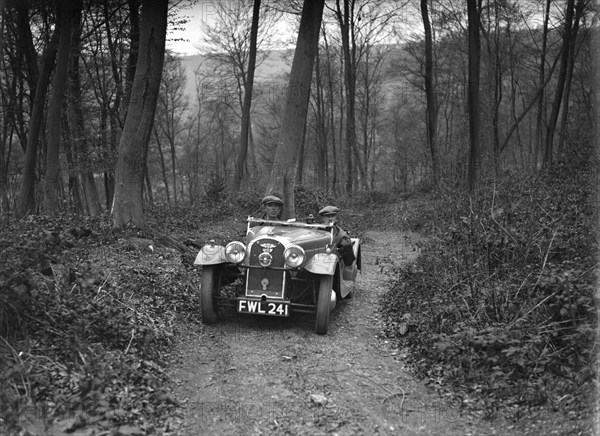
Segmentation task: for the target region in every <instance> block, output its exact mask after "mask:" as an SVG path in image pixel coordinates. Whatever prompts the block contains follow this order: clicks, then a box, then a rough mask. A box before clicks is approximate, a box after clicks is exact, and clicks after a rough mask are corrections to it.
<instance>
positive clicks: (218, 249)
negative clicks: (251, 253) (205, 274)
mask: <svg viewBox="0 0 600 436" xmlns="http://www.w3.org/2000/svg"><path fill="white" fill-rule="evenodd" d="M220 263H227V259H226V258H225V247H223V246H222V245H210V244H209V245H205V246H204V247H202V248H201V249H200V251H199V252H198V254H197V255H196V259H195V260H194V265H218V264H220Z"/></svg>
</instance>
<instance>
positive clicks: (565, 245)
mask: <svg viewBox="0 0 600 436" xmlns="http://www.w3.org/2000/svg"><path fill="white" fill-rule="evenodd" d="M594 191H595V190H594V185H593V177H592V174H591V172H585V171H583V172H580V173H578V174H576V175H575V177H570V178H565V177H564V175H562V174H558V175H557V174H556V173H550V174H545V175H543V176H542V177H540V178H539V179H533V178H525V179H519V178H517V177H514V176H512V177H510V178H507V179H505V180H502V181H501V182H499V183H497V184H493V183H490V184H488V185H485V186H484V187H483V188H482V189H481V190H480V192H478V193H477V194H476V195H474V196H468V195H465V194H463V193H461V192H451V191H450V192H445V193H444V194H443V195H441V196H440V197H439V200H438V204H437V207H436V210H437V213H436V214H435V215H433V218H434V221H433V223H432V226H431V229H432V233H431V234H432V238H431V239H430V242H429V243H428V244H426V246H425V247H424V248H423V251H422V255H421V257H420V258H419V259H418V260H417V261H416V263H415V264H413V265H410V266H407V267H404V268H400V269H398V270H396V271H395V275H396V279H395V285H394V286H393V289H392V290H390V292H388V293H387V294H386V296H385V298H384V301H383V309H384V311H385V313H387V314H388V315H387V316H388V317H387V331H388V334H389V335H391V336H393V337H396V338H398V339H399V340H401V341H402V342H403V343H405V344H406V345H407V346H409V347H411V348H412V349H413V350H414V351H415V354H414V356H415V357H414V359H415V362H418V365H416V368H417V369H418V370H419V371H420V373H421V374H422V375H424V376H429V377H434V376H435V377H437V378H438V380H442V381H443V383H444V384H451V385H453V386H455V388H456V387H460V386H467V387H468V389H467V392H466V393H465V395H468V394H477V395H478V398H480V399H481V398H487V400H486V401H487V405H488V406H489V410H493V409H494V407H495V406H494V407H492V406H491V405H493V404H496V403H497V402H498V401H504V402H506V403H508V404H511V403H514V404H516V403H525V404H528V405H532V404H540V403H543V402H545V401H547V400H548V398H549V395H552V392H553V391H555V392H562V393H563V394H564V392H570V391H573V387H579V386H582V385H583V382H584V381H586V380H589V379H590V377H592V375H593V371H594V355H593V353H592V348H591V346H592V344H593V335H594V332H595V329H596V308H595V307H594V304H593V302H594V286H593V284H594V283H595V280H596V276H595V263H596V260H595V253H596V248H597V242H596V234H595V232H594V226H593V216H594V207H593V206H594V200H595V198H594Z"/></svg>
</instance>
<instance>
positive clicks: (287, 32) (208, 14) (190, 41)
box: [167, 0, 295, 56]
mask: <svg viewBox="0 0 600 436" xmlns="http://www.w3.org/2000/svg"><path fill="white" fill-rule="evenodd" d="M185 1H186V0H184V2H185ZM215 1H236V0H200V1H198V2H196V4H195V5H193V6H192V7H191V8H190V9H186V10H185V11H184V12H183V15H186V16H188V22H187V24H186V26H185V27H186V28H185V30H174V29H168V30H169V32H168V34H167V48H168V49H169V50H172V51H174V52H175V53H177V54H179V55H182V56H193V55H197V54H200V50H199V49H198V47H201V46H202V38H203V35H204V34H203V31H202V29H203V27H204V26H205V25H206V24H207V23H208V24H210V23H213V22H214V20H215V6H214V3H215ZM276 26H277V30H276V32H275V33H276V34H277V35H279V37H280V38H279V39H281V40H282V41H286V40H289V38H291V35H292V34H293V33H294V31H295V29H293V28H292V27H293V26H292V25H290V23H289V22H288V21H287V20H284V19H281V20H280V21H279V22H278V23H277V24H276ZM173 39H185V41H173Z"/></svg>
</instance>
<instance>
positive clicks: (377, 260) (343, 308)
mask: <svg viewBox="0 0 600 436" xmlns="http://www.w3.org/2000/svg"><path fill="white" fill-rule="evenodd" d="M415 238H416V237H415V236H412V235H405V234H400V233H398V234H392V235H391V236H390V233H387V232H386V233H383V232H381V233H380V232H370V233H368V234H367V235H366V237H365V239H364V242H363V247H362V248H363V271H362V274H361V275H360V276H359V280H358V287H357V289H356V290H355V292H354V294H353V296H352V298H350V299H347V300H344V301H342V302H338V306H337V307H336V309H335V311H334V312H333V313H332V316H331V322H330V329H329V333H328V334H327V335H326V336H318V335H315V334H314V332H313V327H314V318H313V316H310V315H294V316H292V317H291V318H268V317H260V316H241V315H237V314H232V316H230V317H227V318H226V319H225V320H222V321H221V322H220V323H218V324H216V325H215V326H209V327H202V328H201V330H200V331H198V332H190V334H189V337H187V338H184V339H183V340H182V346H181V350H180V359H179V364H178V365H177V367H176V368H174V370H173V374H172V375H173V377H174V379H175V381H176V383H177V392H176V395H177V398H178V399H179V400H180V401H181V403H182V405H183V408H184V416H183V419H182V421H181V423H180V428H178V429H177V431H176V432H177V434H186V435H238V434H239V435H248V434H300V435H302V434H306V435H309V434H311V435H312V434H339V435H344V434H401V435H417V434H418V435H468V434H506V430H507V429H506V428H504V429H503V431H500V432H497V431H495V430H494V429H493V428H490V427H489V426H488V424H487V423H486V422H482V421H480V420H479V419H478V418H474V417H469V416H461V415H460V412H459V410H458V409H456V408H453V407H452V406H451V405H448V404H444V403H443V402H442V401H441V400H440V398H439V397H438V396H437V395H436V394H434V393H432V392H431V391H430V390H428V389H427V388H426V387H425V386H424V384H423V383H422V382H420V381H418V380H416V379H415V378H414V377H413V376H412V375H411V374H410V373H409V372H407V371H406V370H405V369H403V363H402V352H401V351H400V350H395V349H393V347H392V346H391V345H390V344H388V343H387V342H386V341H384V340H382V339H379V338H378V333H379V328H378V325H379V322H378V313H377V302H378V297H379V296H380V295H381V294H382V293H383V292H384V290H385V286H386V280H387V279H386V275H385V274H382V272H381V271H382V268H387V267H389V266H390V265H392V264H395V265H399V264H401V263H403V262H407V261H410V260H411V259H412V258H414V256H415V255H416V254H417V249H416V247H415V246H414V245H413V244H414V242H415ZM382 253H384V254H385V253H388V254H389V255H385V256H382Z"/></svg>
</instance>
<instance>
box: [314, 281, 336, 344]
mask: <svg viewBox="0 0 600 436" xmlns="http://www.w3.org/2000/svg"><path fill="white" fill-rule="evenodd" d="M332 284H333V277H332V276H323V277H322V278H321V281H320V283H319V296H318V297H317V319H316V321H315V333H316V334H318V335H326V334H327V327H328V326H329V312H330V307H331V285H332Z"/></svg>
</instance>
